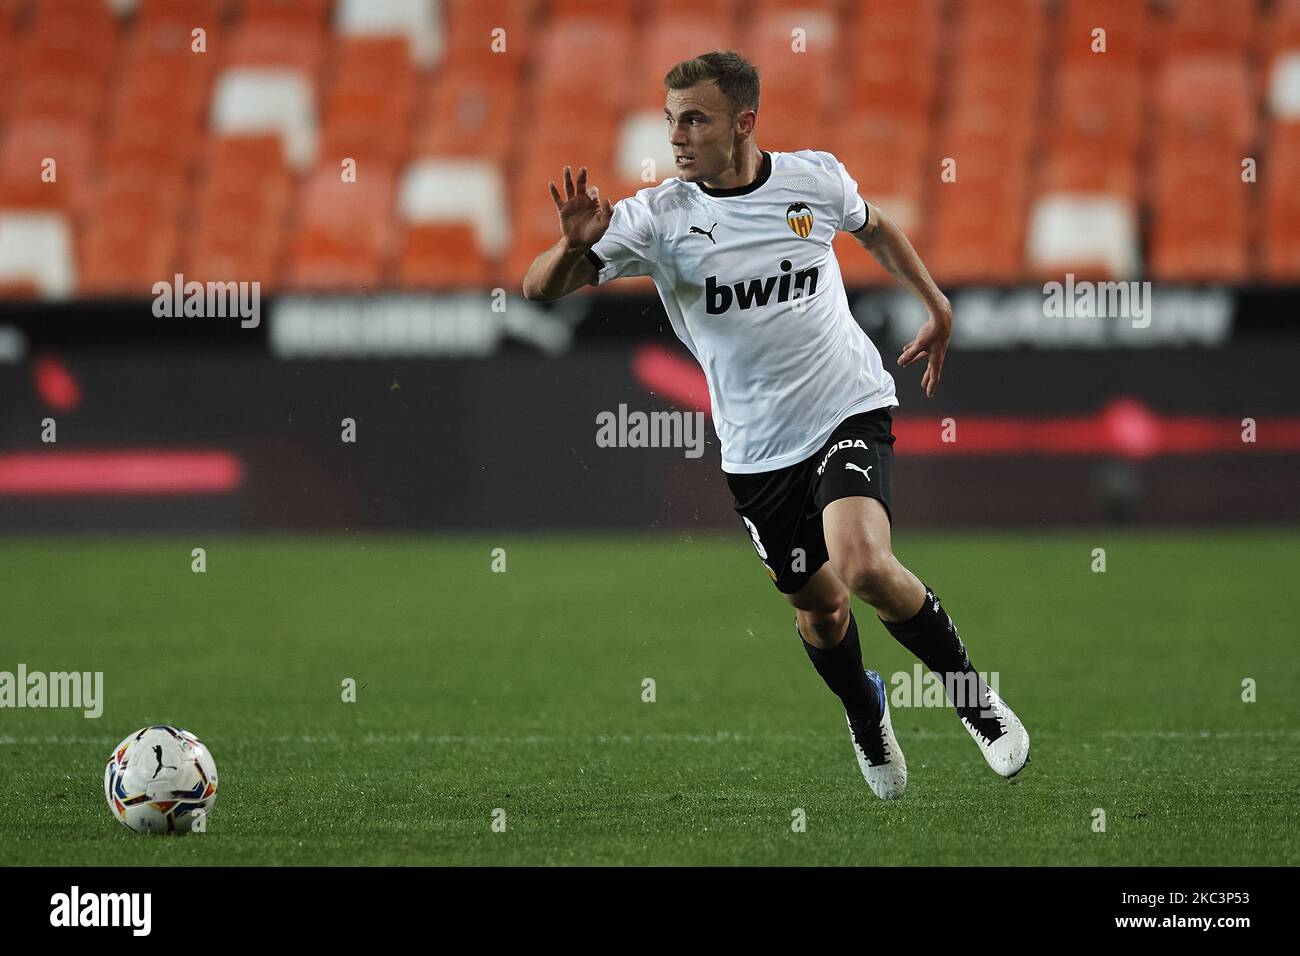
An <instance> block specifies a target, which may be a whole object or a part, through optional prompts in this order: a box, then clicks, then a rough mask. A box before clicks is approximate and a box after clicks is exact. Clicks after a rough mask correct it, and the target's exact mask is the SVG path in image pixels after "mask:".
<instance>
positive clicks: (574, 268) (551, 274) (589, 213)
mask: <svg viewBox="0 0 1300 956" xmlns="http://www.w3.org/2000/svg"><path fill="white" fill-rule="evenodd" d="M547 185H548V186H549V187H550V189H551V199H552V200H553V201H554V202H555V208H556V210H557V211H558V212H559V215H560V239H559V241H558V242H556V243H555V245H553V246H551V248H549V249H547V250H546V251H545V252H543V253H542V254H541V255H540V256H538V257H537V258H536V259H534V260H533V264H532V265H531V266H529V267H528V274H527V275H525V276H524V283H523V285H524V298H525V299H530V300H532V301H534V302H553V301H554V300H556V299H560V298H563V297H564V296H566V295H568V294H569V293H570V292H572V291H574V290H575V289H580V288H582V287H583V286H584V285H590V284H591V283H592V282H594V281H595V279H596V267H595V266H594V265H592V264H591V261H590V260H589V259H588V258H587V253H588V251H589V250H590V249H591V247H592V246H593V245H594V244H595V242H596V240H598V239H599V238H600V237H601V236H603V235H604V234H605V230H606V229H608V228H609V221H610V218H611V217H612V216H613V215H614V207H613V206H612V205H611V204H610V201H609V200H608V199H606V200H605V201H604V202H603V203H602V202H601V200H600V190H599V189H597V188H596V187H595V186H591V187H588V186H587V167H586V166H582V167H579V169H578V182H577V185H576V187H575V185H574V182H573V172H572V169H571V167H569V166H565V167H564V197H563V198H561V196H560V193H559V190H557V189H556V188H555V183H554V182H550V183H547Z"/></svg>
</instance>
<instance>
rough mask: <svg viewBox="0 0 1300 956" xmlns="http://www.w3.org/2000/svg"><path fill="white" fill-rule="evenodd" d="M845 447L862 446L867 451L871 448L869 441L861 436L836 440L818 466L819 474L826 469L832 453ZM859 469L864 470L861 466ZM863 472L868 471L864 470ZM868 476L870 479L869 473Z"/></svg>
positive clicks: (869, 466)
mask: <svg viewBox="0 0 1300 956" xmlns="http://www.w3.org/2000/svg"><path fill="white" fill-rule="evenodd" d="M844 448H862V449H866V450H867V451H870V450H871V449H869V448H867V443H866V442H864V441H863V440H862V439H861V438H846V439H844V440H843V441H840V442H836V443H835V444H834V445H832V446H831V448H830V451H828V452H826V455H825V457H823V458H822V463H821V464H820V465H818V466H817V474H819V475H820V474H821V473H822V472H823V471H825V470H826V462H828V461H830V458H831V455H833V454H835V453H836V452H837V451H840V450H841V449H844ZM867 467H868V468H871V467H873V466H872V465H868V466H867ZM858 470H859V471H862V469H861V468H859V469H858ZM863 474H866V473H865V472H863ZM867 478H868V480H870V478H871V476H870V475H867Z"/></svg>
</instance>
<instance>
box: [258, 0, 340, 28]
mask: <svg viewBox="0 0 1300 956" xmlns="http://www.w3.org/2000/svg"><path fill="white" fill-rule="evenodd" d="M333 9H334V0H241V2H240V4H239V13H240V16H241V18H242V20H243V22H244V23H248V24H259V25H260V24H268V25H271V26H275V27H288V28H291V29H295V30H296V29H299V28H302V29H306V30H323V29H324V28H325V27H326V25H327V24H328V23H329V18H330V14H331V13H332V12H333Z"/></svg>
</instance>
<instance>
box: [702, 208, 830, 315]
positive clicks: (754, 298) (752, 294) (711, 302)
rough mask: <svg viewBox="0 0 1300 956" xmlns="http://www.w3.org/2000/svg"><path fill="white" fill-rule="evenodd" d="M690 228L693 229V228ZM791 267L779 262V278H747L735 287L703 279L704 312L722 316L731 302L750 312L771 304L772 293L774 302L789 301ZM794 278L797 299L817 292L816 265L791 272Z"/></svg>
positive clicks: (712, 278)
mask: <svg viewBox="0 0 1300 956" xmlns="http://www.w3.org/2000/svg"><path fill="white" fill-rule="evenodd" d="M715 225H716V223H715ZM691 228H695V227H694V226H692V227H691ZM793 268H794V266H793V265H792V264H791V263H790V260H789V259H782V260H781V274H780V275H775V276H767V277H766V278H763V279H750V280H749V281H747V282H737V283H735V284H734V285H725V284H724V285H720V284H719V283H718V277H717V276H709V277H707V278H706V279H705V280H704V298H705V303H704V305H705V309H706V310H707V311H708V314H709V315H722V314H723V313H724V312H729V311H731V306H732V304H733V301H734V303H735V305H736V307H737V308H738V309H740V310H741V311H744V310H746V309H752V308H755V307H756V306H760V305H767V304H768V303H769V302H771V301H772V293H773V291H775V292H776V301H777V302H788V301H790V287H791V284H792V283H791V281H790V280H791V278H792V276H791V275H790V270H791V269H793ZM793 279H794V282H793V286H794V290H795V295H796V296H797V297H800V298H806V297H808V296H810V295H812V294H813V293H815V292H816V291H817V267H816V266H813V267H811V268H808V269H800V270H798V271H797V272H795V273H794V275H793ZM733 289H734V290H735V297H734V299H733V297H732V290H733Z"/></svg>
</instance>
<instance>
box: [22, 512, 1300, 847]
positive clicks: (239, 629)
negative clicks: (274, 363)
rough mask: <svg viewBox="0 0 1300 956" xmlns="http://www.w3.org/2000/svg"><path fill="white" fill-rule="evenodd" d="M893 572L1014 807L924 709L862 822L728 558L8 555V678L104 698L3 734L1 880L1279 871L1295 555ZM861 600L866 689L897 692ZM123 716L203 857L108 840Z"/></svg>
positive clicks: (1297, 685) (1022, 538)
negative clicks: (449, 873) (881, 678)
mask: <svg viewBox="0 0 1300 956" xmlns="http://www.w3.org/2000/svg"><path fill="white" fill-rule="evenodd" d="M196 546H202V547H204V548H206V549H207V571H206V573H202V574H196V573H193V572H192V571H191V569H190V561H191V558H190V550H191V548H192V547H196ZM896 547H897V552H898V554H899V557H900V558H901V559H902V560H903V562H904V563H905V564H907V565H908V566H909V567H911V568H912V569H913V570H914V571H916V572H917V573H918V574H919V575H920V576H921V577H922V578H923V579H924V580H926V581H927V582H928V583H930V584H932V585H933V586H934V587H935V589H936V591H937V592H938V593H939V594H940V595H941V596H942V597H943V599H944V603H945V606H946V607H947V608H948V610H949V611H950V612H951V613H952V614H953V616H954V620H955V621H956V622H957V624H958V626H959V627H960V628H961V632H962V636H963V638H964V639H965V640H966V643H967V645H968V647H969V649H970V651H971V655H972V660H973V661H974V663H975V666H976V667H977V668H978V669H980V670H985V671H989V670H994V671H997V672H998V673H999V675H1000V688H1001V691H1002V694H1003V696H1004V697H1005V698H1006V699H1007V701H1008V702H1009V703H1010V704H1011V705H1012V707H1014V708H1015V709H1016V711H1017V712H1018V713H1019V714H1020V716H1021V717H1022V719H1023V720H1024V721H1025V724H1026V726H1027V727H1028V728H1029V731H1030V733H1031V735H1032V739H1033V748H1032V754H1033V761H1032V762H1031V763H1030V765H1029V766H1028V767H1027V768H1026V770H1025V771H1024V772H1023V773H1021V774H1020V776H1019V777H1018V778H1016V779H1015V780H1014V781H1011V782H1009V781H1005V780H1002V779H1001V778H999V777H997V776H995V775H994V774H993V773H992V772H991V771H990V770H989V769H988V768H987V766H986V765H985V764H984V762H983V760H982V759H981V757H980V755H979V752H978V751H977V749H976V747H975V745H974V744H973V743H972V742H971V740H970V738H969V737H968V736H967V734H966V732H965V731H964V730H963V728H962V727H961V725H960V724H959V723H958V721H957V719H956V717H955V716H954V715H953V713H952V712H951V711H950V710H948V709H947V708H942V709H939V708H895V710H894V725H895V729H896V731H897V734H898V738H899V741H900V743H901V745H902V747H903V750H904V753H905V754H906V756H907V762H908V768H909V771H910V774H909V783H908V791H907V794H906V796H905V797H904V798H903V799H902V800H900V801H897V802H892V803H883V802H881V801H878V800H876V799H875V798H874V797H873V796H872V795H871V792H870V791H869V790H868V789H867V787H866V784H865V783H864V781H863V780H862V778H861V776H860V774H859V772H858V768H857V765H856V763H855V761H854V759H853V754H852V751H851V748H850V744H849V740H848V732H847V729H846V727H845V724H844V718H843V713H842V711H841V710H840V709H839V708H838V707H837V701H836V700H835V699H834V698H833V697H832V696H831V695H830V693H829V692H828V691H827V690H826V689H825V688H824V687H823V686H822V684H821V682H820V681H819V680H818V679H817V676H816V674H815V672H814V671H813V669H812V667H811V665H810V664H809V662H808V660H807V659H806V657H805V656H804V653H803V651H802V650H801V649H800V647H799V643H798V640H797V638H796V636H795V631H794V622H793V609H791V608H790V607H789V606H788V605H787V604H786V603H785V602H784V601H783V600H782V599H781V597H780V595H778V594H777V593H776V591H775V589H774V588H772V586H771V584H770V582H769V580H768V578H767V576H766V574H765V573H764V571H763V570H762V568H761V566H760V565H759V563H758V560H757V558H756V556H755V554H754V552H753V549H752V547H751V545H750V543H749V542H748V541H747V540H745V538H744V535H743V534H741V533H739V532H737V533H735V534H725V535H717V534H710V535H707V536H701V535H686V534H671V535H667V534H664V535H657V536H645V535H626V536H618V535H600V536H580V535H572V536H536V537H507V536H504V535H503V536H490V535H489V536H456V537H445V536H439V537H432V536H430V537H400V536H394V537H385V536H365V537H355V536H350V537H349V536H332V537H320V538H283V537H272V536H268V537H233V538H207V537H195V538H193V539H191V538H188V537H187V538H184V539H181V538H176V539H154V538H148V539H114V540H110V539H104V538H101V539H76V538H48V539H24V538H8V539H0V569H2V572H0V573H2V574H3V579H4V592H3V593H4V601H3V602H2V606H0V670H5V671H11V672H12V671H15V670H16V668H17V665H18V664H19V663H20V662H22V663H25V664H26V665H27V667H28V669H29V670H44V671H61V670H79V671H103V672H104V694H105V699H106V702H105V706H104V713H103V716H102V717H100V718H99V719H93V720H92V719H86V718H84V717H83V716H81V714H80V712H73V711H68V710H48V709H47V710H31V709H21V710H20V709H3V710H0V844H2V845H3V846H4V847H5V852H4V854H3V856H4V860H5V862H7V863H14V864H37V865H46V864H50V865H114V866H119V865H128V866H129V865H169V864H180V865H188V864H196V865H197V864H208V865H226V864H254V865H257V864H279V865H296V864H304V865H306V864H311V865H319V864H327V865H332V864H457V865H460V864H686V865H690V864H792V865H808V864H867V865H878V864H1010V865H1036V866H1041V865H1053V864H1106V865H1109V864H1136V865H1146V864H1157V865H1167V864H1188V865H1217V864H1232V865H1256V864H1274V865H1280V864H1286V865H1295V864H1297V863H1300V813H1298V806H1300V801H1298V800H1297V795H1296V781H1297V780H1300V695H1298V694H1297V689H1300V653H1297V638H1298V637H1300V631H1297V625H1296V619H1297V618H1296V614H1295V610H1294V607H1293V606H1292V605H1291V603H1290V599H1291V598H1292V597H1294V596H1295V595H1296V583H1297V581H1300V532H1297V531H1295V530H1286V531H1278V532H1273V533H1265V532H1250V533H1246V532H1238V531H1224V532H1214V531H1204V532H1169V533H1137V532H1132V531H1115V530H1107V529H1097V530H1091V531H1085V532H1081V533H1077V534H1074V533H1071V534H1060V533H1051V534H1048V533H1037V534H985V533H970V534H961V535H944V536H931V535H921V534H906V535H903V536H901V538H900V540H899V541H897V542H896ZM494 548H504V549H505V555H506V571H505V573H494V572H493V571H492V568H491V566H492V560H493V556H492V549H494ZM1094 548H1104V549H1105V551H1106V571H1105V573H1094V572H1093V571H1092V570H1091V569H1090V566H1091V564H1092V561H1093V558H1092V552H1093V549H1094ZM854 607H855V613H856V615H857V617H858V621H859V624H860V632H861V634H862V643H863V650H864V656H865V659H866V662H867V664H868V666H871V667H875V668H876V669H877V670H879V671H880V672H881V673H882V674H883V675H885V677H886V679H887V680H888V679H889V677H890V675H891V674H893V673H894V672H898V671H908V672H910V671H911V669H912V664H913V659H912V658H911V657H910V656H909V655H908V654H907V653H906V651H904V650H903V649H902V648H901V647H900V646H898V645H897V644H896V643H895V642H894V641H893V640H892V639H891V638H890V637H889V636H888V634H887V633H886V632H885V630H884V628H882V627H881V626H880V625H879V624H878V623H877V622H876V621H875V619H874V616H873V615H872V612H871V611H870V609H869V608H868V607H867V606H866V605H864V604H862V603H861V602H858V601H856V600H855V602H854ZM348 677H351V678H353V679H355V681H356V684H357V687H358V691H357V701H356V702H355V703H345V702H344V701H343V700H342V699H341V698H342V691H341V683H342V681H343V680H344V678H348ZM647 677H648V678H653V679H654V681H655V698H656V699H655V700H654V702H652V703H647V702H643V700H642V681H643V679H645V678H647ZM1245 678H1253V679H1254V680H1255V681H1256V682H1257V697H1258V699H1257V700H1256V701H1255V702H1253V703H1247V702H1243V700H1242V683H1243V680H1244V679H1245ZM151 723H173V724H176V725H179V726H182V727H186V728H188V729H190V730H192V731H194V732H195V733H196V734H198V735H199V736H200V737H201V738H202V739H203V740H204V741H205V742H206V743H207V744H208V746H209V747H210V749H211V750H212V753H213V755H214V757H215V758H216V761H217V765H218V768H219V770H220V780H221V789H220V794H219V798H218V800H217V803H216V806H215V808H214V809H213V811H212V814H211V816H210V819H209V825H208V831H207V832H206V833H203V834H192V835H190V836H186V837H183V838H180V839H167V838H159V837H154V838H150V837H143V836H138V835H136V834H133V833H130V832H129V831H127V830H126V829H125V828H124V827H122V826H121V825H120V824H118V823H117V822H116V821H115V820H114V819H113V818H112V817H111V816H110V814H109V811H108V808H107V806H106V805H105V802H104V796H103V784H102V778H103V770H104V764H105V761H106V758H107V756H108V753H109V751H110V750H111V748H112V747H113V745H115V744H116V743H117V742H118V741H119V740H120V739H121V738H122V737H124V736H125V735H126V734H128V733H130V732H131V731H133V730H135V729H137V728H138V727H141V726H144V725H146V724H151ZM498 808H499V809H501V810H503V811H504V814H505V817H504V821H505V830H504V832H494V830H493V829H492V826H491V824H492V819H493V812H494V810H497V809H498ZM1096 808H1100V809H1102V810H1104V812H1105V831H1104V832H1095V831H1094V809H1096ZM797 809H802V810H803V811H804V813H805V814H806V820H807V825H806V831H805V832H794V830H793V829H792V826H791V824H792V819H793V816H792V815H793V813H794V811H795V810H797Z"/></svg>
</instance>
